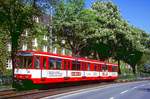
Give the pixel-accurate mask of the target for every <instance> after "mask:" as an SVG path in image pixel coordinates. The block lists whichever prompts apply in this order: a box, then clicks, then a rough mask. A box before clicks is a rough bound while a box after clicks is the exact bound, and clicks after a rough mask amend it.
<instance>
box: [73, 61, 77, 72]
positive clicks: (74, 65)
mask: <svg viewBox="0 0 150 99" xmlns="http://www.w3.org/2000/svg"><path fill="white" fill-rule="evenodd" d="M72 70H77V69H76V62H75V61H72Z"/></svg>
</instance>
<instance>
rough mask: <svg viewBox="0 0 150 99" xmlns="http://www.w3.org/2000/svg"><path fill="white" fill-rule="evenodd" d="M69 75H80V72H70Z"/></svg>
mask: <svg viewBox="0 0 150 99" xmlns="http://www.w3.org/2000/svg"><path fill="white" fill-rule="evenodd" d="M71 76H81V72H71Z"/></svg>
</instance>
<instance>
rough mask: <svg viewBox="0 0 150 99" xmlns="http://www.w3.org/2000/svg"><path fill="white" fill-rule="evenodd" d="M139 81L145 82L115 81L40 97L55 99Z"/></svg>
mask: <svg viewBox="0 0 150 99" xmlns="http://www.w3.org/2000/svg"><path fill="white" fill-rule="evenodd" d="M141 82H145V81H137V82H128V83H117V84H109V85H104V86H98V87H92V88H85V89H80V90H76V91H71V92H66V93H62V94H56V95H52V96H47V97H43V98H41V99H50V98H55V99H56V98H60V97H65V96H70V95H77V94H83V93H86V92H92V91H96V90H103V89H105V88H113V87H119V86H124V85H128V84H134V83H141ZM99 88H100V89H99ZM127 91H128V90H126V92H127ZM123 93H125V91H123V92H121V93H120V94H123ZM101 94H102V93H101ZM112 99H113V98H112Z"/></svg>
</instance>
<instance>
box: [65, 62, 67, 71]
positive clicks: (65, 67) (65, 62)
mask: <svg viewBox="0 0 150 99" xmlns="http://www.w3.org/2000/svg"><path fill="white" fill-rule="evenodd" d="M66 69H67V61H66V60H64V70H66Z"/></svg>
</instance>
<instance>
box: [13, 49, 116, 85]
mask: <svg viewBox="0 0 150 99" xmlns="http://www.w3.org/2000/svg"><path fill="white" fill-rule="evenodd" d="M117 71H118V65H117V64H112V63H106V62H102V61H98V60H91V59H86V58H74V57H71V56H64V55H58V54H51V53H47V52H37V51H19V52H18V53H17V56H16V66H15V69H14V77H15V79H18V80H30V81H32V82H33V84H49V83H61V82H78V81H90V80H99V81H104V80H110V81H111V80H112V81H113V80H115V79H117V78H118V73H117Z"/></svg>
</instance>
